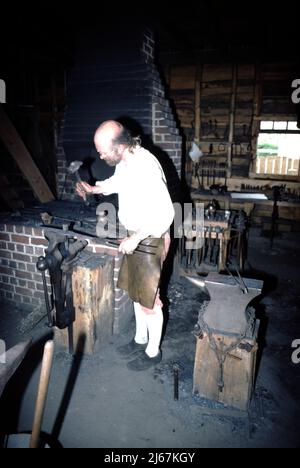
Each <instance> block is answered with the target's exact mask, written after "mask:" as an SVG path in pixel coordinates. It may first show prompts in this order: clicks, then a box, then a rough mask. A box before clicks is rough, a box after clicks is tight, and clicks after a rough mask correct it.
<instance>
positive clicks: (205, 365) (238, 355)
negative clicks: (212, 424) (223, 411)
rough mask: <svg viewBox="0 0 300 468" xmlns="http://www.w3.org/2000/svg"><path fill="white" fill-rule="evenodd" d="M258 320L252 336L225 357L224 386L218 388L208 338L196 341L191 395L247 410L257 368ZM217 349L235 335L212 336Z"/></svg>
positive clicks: (216, 363)
mask: <svg viewBox="0 0 300 468" xmlns="http://www.w3.org/2000/svg"><path fill="white" fill-rule="evenodd" d="M258 328H259V321H258V320H257V321H256V327H255V332H254V336H253V337H252V338H245V339H244V340H243V341H242V342H241V346H240V347H238V348H236V349H235V350H233V351H230V352H229V354H228V355H227V358H226V360H225V364H224V372H223V380H224V387H223V389H222V391H221V389H220V387H219V386H218V383H219V380H220V364H219V361H218V359H217V356H216V353H215V351H214V350H213V349H212V348H211V346H210V343H209V337H208V335H207V334H206V333H204V336H203V339H198V340H197V345H196V357H195V367H194V382H193V393H194V394H196V395H199V396H200V397H203V398H207V399H210V400H215V401H217V402H220V403H223V404H225V405H228V406H232V407H235V408H238V409H240V410H243V411H246V410H247V409H248V407H249V403H250V400H251V396H252V392H253V388H254V379H255V367H256V355H257V343H256V340H257V334H258ZM213 337H214V339H215V341H216V343H217V345H218V347H219V346H220V345H221V344H223V345H224V346H225V347H226V346H228V345H230V343H232V341H235V340H236V337H234V336H228V335H222V334H213Z"/></svg>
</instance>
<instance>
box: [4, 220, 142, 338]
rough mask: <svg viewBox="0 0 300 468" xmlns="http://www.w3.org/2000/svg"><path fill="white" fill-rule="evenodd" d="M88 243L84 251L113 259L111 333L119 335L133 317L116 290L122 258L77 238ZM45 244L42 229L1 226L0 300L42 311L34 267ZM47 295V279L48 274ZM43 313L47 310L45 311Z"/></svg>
mask: <svg viewBox="0 0 300 468" xmlns="http://www.w3.org/2000/svg"><path fill="white" fill-rule="evenodd" d="M77 237H78V238H83V239H86V240H87V241H88V242H89V245H88V247H87V250H89V251H90V252H93V253H95V254H100V255H101V254H102V255H110V256H113V257H114V259H115V265H114V282H115V291H114V292H115V305H114V333H116V334H117V333H120V332H121V331H122V330H123V329H124V327H125V326H126V324H127V323H128V321H129V320H130V319H131V317H132V314H133V306H132V301H131V300H130V299H129V297H128V295H127V293H126V292H125V291H123V290H121V289H118V288H117V279H118V272H119V268H120V265H121V260H122V258H121V256H120V255H119V254H118V252H117V251H116V249H112V248H107V247H106V246H102V245H100V244H98V243H97V241H96V240H95V239H89V238H86V237H85V236H80V235H78V236H77ZM47 246H48V242H47V240H46V239H45V237H44V231H43V230H42V229H38V228H33V227H27V226H21V225H20V226H19V225H7V224H2V225H0V298H1V299H2V300H4V301H9V302H12V303H15V304H18V305H20V306H22V308H24V310H32V309H33V308H35V307H41V308H45V298H44V289H43V283H42V275H41V273H40V272H39V271H38V270H37V268H36V263H37V261H38V258H39V257H40V256H44V255H45V249H46V248H47ZM47 281H48V287H49V292H51V289H50V279H49V276H48V275H47ZM45 311H46V309H45Z"/></svg>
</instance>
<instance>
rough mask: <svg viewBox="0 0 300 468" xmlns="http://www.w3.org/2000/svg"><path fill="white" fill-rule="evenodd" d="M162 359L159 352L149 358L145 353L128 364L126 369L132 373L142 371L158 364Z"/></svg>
mask: <svg viewBox="0 0 300 468" xmlns="http://www.w3.org/2000/svg"><path fill="white" fill-rule="evenodd" d="M161 359H162V353H161V351H159V353H158V355H157V356H155V357H153V358H151V357H149V356H148V354H146V353H144V352H143V353H140V354H139V355H138V357H137V358H136V359H134V360H133V361H130V362H128V364H127V367H128V369H130V370H133V371H143V370H147V369H149V368H150V367H151V366H155V365H156V364H159V363H160V361H161Z"/></svg>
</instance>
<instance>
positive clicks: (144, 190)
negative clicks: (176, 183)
mask: <svg viewBox="0 0 300 468" xmlns="http://www.w3.org/2000/svg"><path fill="white" fill-rule="evenodd" d="M94 143H95V147H96V150H97V152H98V153H99V156H100V158H101V159H103V160H104V161H105V162H106V163H107V164H109V165H110V166H116V169H115V173H114V175H113V176H112V177H110V178H109V179H106V180H104V181H100V182H97V183H96V186H95V187H92V186H90V185H89V184H87V183H82V184H78V185H77V193H78V194H79V195H80V196H83V195H84V193H90V194H104V195H110V194H112V193H117V194H118V197H119V220H120V222H121V223H122V225H123V226H124V227H125V228H126V230H127V231H128V237H126V238H125V239H123V240H122V241H121V243H120V248H119V250H120V252H122V253H123V254H124V258H123V263H122V266H121V269H120V275H119V281H118V286H119V287H121V288H123V289H126V290H127V291H128V293H129V296H130V297H131V299H132V300H133V302H134V310H135V319H136V333H135V337H134V339H133V340H132V341H131V342H130V343H129V344H127V345H125V346H122V347H120V348H118V352H119V353H120V354H122V355H124V356H128V357H130V359H131V358H132V360H130V362H128V364H127V367H128V368H129V369H131V370H135V371H140V370H145V369H148V368H149V367H151V366H153V365H155V364H158V363H159V362H160V361H161V358H162V353H161V349H160V345H161V337H162V329H163V312H162V307H163V304H162V302H161V300H160V297H159V281H160V274H161V269H162V265H163V262H164V260H165V258H166V255H167V253H168V249H169V246H170V236H169V228H170V226H171V224H172V222H173V218H174V208H173V204H172V201H171V198H170V195H169V192H168V189H167V185H166V178H165V175H164V172H163V170H162V167H161V166H160V164H159V162H158V161H157V159H156V158H155V156H154V155H152V154H151V153H150V152H149V151H147V150H146V149H145V148H143V147H142V146H141V145H140V142H139V139H136V138H133V137H132V136H131V134H130V132H129V131H128V130H127V129H126V128H125V127H124V126H122V125H121V124H120V123H119V122H116V121H112V120H109V121H106V122H103V123H102V124H101V125H100V127H99V128H98V129H97V131H96V133H95V137H94Z"/></svg>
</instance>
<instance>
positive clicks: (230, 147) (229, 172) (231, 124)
mask: <svg viewBox="0 0 300 468" xmlns="http://www.w3.org/2000/svg"><path fill="white" fill-rule="evenodd" d="M237 78H238V66H237V65H236V64H235V65H233V67H232V93H231V103H230V114H229V137H228V153H227V178H230V177H231V175H232V156H233V143H234V124H235V108H236V96H237Z"/></svg>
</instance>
